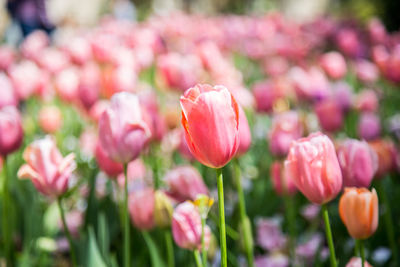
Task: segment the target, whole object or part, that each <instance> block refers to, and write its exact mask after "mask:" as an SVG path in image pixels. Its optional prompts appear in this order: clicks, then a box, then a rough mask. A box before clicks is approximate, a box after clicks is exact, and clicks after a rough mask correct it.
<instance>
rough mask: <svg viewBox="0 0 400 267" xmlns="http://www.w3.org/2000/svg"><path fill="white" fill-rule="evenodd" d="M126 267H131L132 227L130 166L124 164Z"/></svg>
mask: <svg viewBox="0 0 400 267" xmlns="http://www.w3.org/2000/svg"><path fill="white" fill-rule="evenodd" d="M124 175H125V183H124V266H125V267H129V266H130V262H131V261H130V253H129V252H130V248H129V247H130V240H129V239H130V225H129V210H128V164H127V163H125V164H124Z"/></svg>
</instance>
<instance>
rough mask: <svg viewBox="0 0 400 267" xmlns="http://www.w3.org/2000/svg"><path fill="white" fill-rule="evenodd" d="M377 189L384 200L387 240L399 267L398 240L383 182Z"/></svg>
mask: <svg viewBox="0 0 400 267" xmlns="http://www.w3.org/2000/svg"><path fill="white" fill-rule="evenodd" d="M389 178H390V177H387V178H386V179H389ZM377 189H378V195H379V197H380V199H381V200H382V204H383V206H384V207H385V208H384V213H383V216H384V220H385V226H386V227H385V228H386V234H387V238H388V240H389V244H390V248H391V250H392V253H393V261H394V266H397V260H398V254H397V253H398V252H397V245H396V240H395V239H394V236H395V234H394V227H393V219H392V213H391V212H390V211H391V209H390V203H389V200H388V197H387V195H386V191H385V189H384V187H383V180H381V181H378V182H377Z"/></svg>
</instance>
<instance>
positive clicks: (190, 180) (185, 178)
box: [164, 166, 208, 202]
mask: <svg viewBox="0 0 400 267" xmlns="http://www.w3.org/2000/svg"><path fill="white" fill-rule="evenodd" d="M164 181H165V183H166V184H167V186H168V187H169V190H168V192H169V194H171V196H172V197H173V198H175V199H177V200H178V201H180V202H181V201H185V200H193V201H194V200H195V199H196V197H197V195H199V194H204V195H208V189H207V186H206V185H205V184H204V182H203V178H202V177H201V175H200V173H199V172H198V171H197V169H195V168H194V167H192V166H179V167H177V168H174V169H172V170H170V171H169V172H167V174H166V175H165V177H164Z"/></svg>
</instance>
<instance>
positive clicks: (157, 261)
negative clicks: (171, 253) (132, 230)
mask: <svg viewBox="0 0 400 267" xmlns="http://www.w3.org/2000/svg"><path fill="white" fill-rule="evenodd" d="M142 234H143V238H144V241H145V242H146V245H147V247H148V249H149V252H150V258H151V265H152V266H153V267H165V264H164V262H163V260H162V259H161V256H160V252H159V250H158V248H157V245H156V244H155V243H154V241H153V239H152V238H151V236H150V234H149V233H148V232H146V231H143V232H142Z"/></svg>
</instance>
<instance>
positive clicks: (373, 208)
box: [339, 187, 379, 239]
mask: <svg viewBox="0 0 400 267" xmlns="http://www.w3.org/2000/svg"><path fill="white" fill-rule="evenodd" d="M339 214H340V218H341V219H342V221H343V223H344V225H346V228H347V231H348V232H349V234H350V235H351V236H352V237H353V238H354V239H366V238H368V237H370V236H371V235H372V234H373V233H374V232H375V231H376V228H377V227H378V217H379V211H378V196H377V194H376V191H375V189H372V191H369V190H368V189H366V188H355V187H346V188H345V189H344V193H343V195H342V196H341V198H340V201H339Z"/></svg>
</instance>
